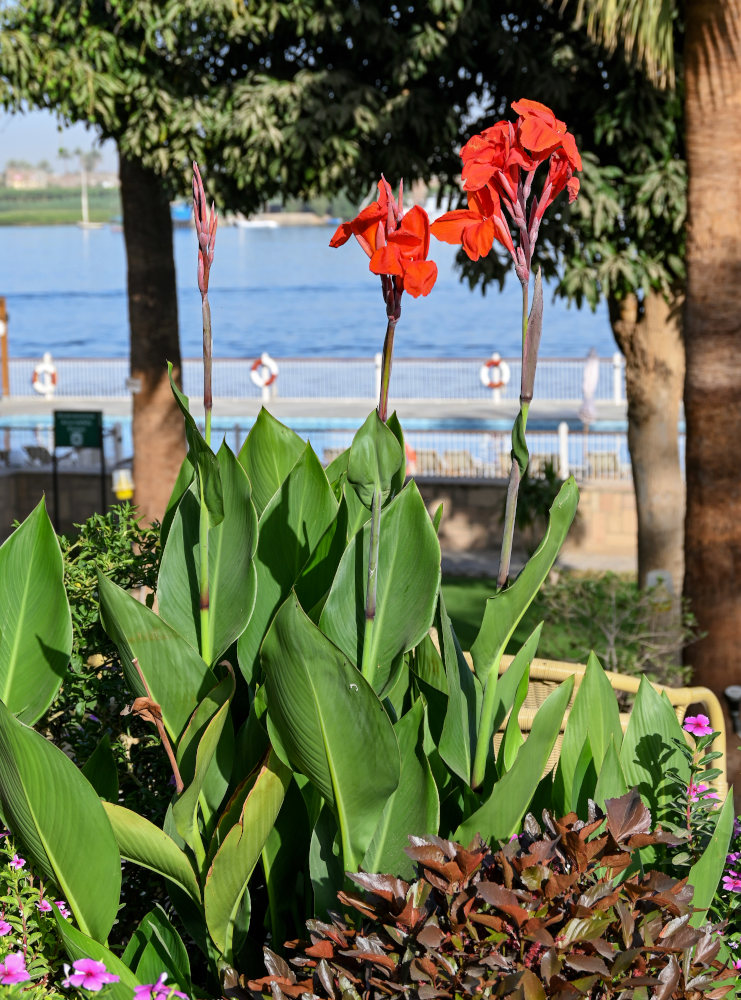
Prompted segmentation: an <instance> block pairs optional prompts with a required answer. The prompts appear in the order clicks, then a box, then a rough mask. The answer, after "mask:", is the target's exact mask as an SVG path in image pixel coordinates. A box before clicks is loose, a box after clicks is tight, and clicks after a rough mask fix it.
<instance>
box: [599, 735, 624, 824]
mask: <svg viewBox="0 0 741 1000" xmlns="http://www.w3.org/2000/svg"><path fill="white" fill-rule="evenodd" d="M622 738H623V733H622V730H621V732H620V743H622ZM620 743H616V742H615V738H614V737H611V738H610V742H609V743H608V744H607V749H606V750H605V755H604V757H603V758H602V765H601V767H600V769H599V773H598V775H597V787H596V788H595V790H594V796H593V798H594V801H595V802H596V803H597V805H598V806H599V807H600V809H604V808H605V799H619V798H620V796H621V795H625V793H626V792H627V791H628V785H627V782H626V780H625V775H624V774H623V769H622V768H621V767H620V753H619V750H618V747H619V746H620Z"/></svg>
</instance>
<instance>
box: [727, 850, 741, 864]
mask: <svg viewBox="0 0 741 1000" xmlns="http://www.w3.org/2000/svg"><path fill="white" fill-rule="evenodd" d="M739 858H741V851H733V852H732V853H731V854H727V855H726V862H727V863H728V864H733V862H734V861H738V859H739Z"/></svg>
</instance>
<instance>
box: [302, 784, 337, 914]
mask: <svg viewBox="0 0 741 1000" xmlns="http://www.w3.org/2000/svg"><path fill="white" fill-rule="evenodd" d="M309 877H310V878H311V888H312V892H313V894H314V906H313V908H312V911H311V912H312V914H314V915H315V916H317V917H319V919H320V920H323V919H326V917H327V915H328V913H329V911H330V910H333V909H335V908H336V906H337V893H338V892H339V891H340V889H342V884H343V882H344V878H345V872H344V868H343V865H342V848H341V845H340V831H339V827H338V826H337V819H336V817H335V815H334V813H333V812H332V810H331V809H330V808H329V806H328V805H327V804H326V803H325V804H324V808H323V809H321V810H320V811H319V815H318V816H317V819H316V822H315V823H314V827H313V829H312V831H311V842H310V844H309Z"/></svg>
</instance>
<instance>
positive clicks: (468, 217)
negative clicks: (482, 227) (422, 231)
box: [430, 208, 481, 243]
mask: <svg viewBox="0 0 741 1000" xmlns="http://www.w3.org/2000/svg"><path fill="white" fill-rule="evenodd" d="M475 222H481V215H480V213H479V212H472V211H470V209H465V208H457V209H455V211H453V212H446V213H445V215H441V216H440V217H439V218H438V219H435V221H434V222H433V223H432V225H431V226H430V232H431V233H432V235H433V236H434V237H436V238H437V239H438V240H440V241H441V242H442V243H460V242H461V241H462V239H463V230H464V229H465V228H466V226H470V225H472V224H473V223H475Z"/></svg>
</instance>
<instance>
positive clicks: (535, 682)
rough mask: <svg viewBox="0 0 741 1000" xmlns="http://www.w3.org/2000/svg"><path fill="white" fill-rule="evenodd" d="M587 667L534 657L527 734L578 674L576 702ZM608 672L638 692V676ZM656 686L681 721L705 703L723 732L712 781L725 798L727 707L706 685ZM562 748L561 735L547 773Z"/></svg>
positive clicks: (623, 717)
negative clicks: (557, 692) (549, 699)
mask: <svg viewBox="0 0 741 1000" xmlns="http://www.w3.org/2000/svg"><path fill="white" fill-rule="evenodd" d="M465 655H466V659H467V660H468V661H469V662H470V654H468V653H466V654H465ZM512 659H513V658H512V657H511V656H503V657H502V662H501V663H500V665H499V673H500V674H501V673H503V672H504V671H505V670H506V669H507V667H508V666H509V665H510V663H511V662H512ZM585 670H586V667H585V666H584V665H583V664H581V663H566V662H563V661H560V660H543V659H540V658H538V657H536V658H535V659H534V660H533V662H532V664H531V667H530V686H529V688H528V693H527V697H526V698H525V701H524V703H523V706H522V708H521V709H520V711H519V713H518V716H517V721H518V723H519V726H520V729H521V731H522V733H523V735H524V736H527V733H528V732H529V731H530V729H531V728H532V725H533V719H534V718H535V713H536V712H537V710H538V708H539V707H540V705H542V704H543V702H544V701H545V699H546V698H547V697H548V695H549V694H550V693H551V691H553V689H554V688H555V687H557V686H558V685H559V684H560V683H561V682H562V681H565V680H566V678H567V677H569V676H570V675H571V674H574V695H573V696H572V701H573V697H574V696H575V695H576V692H577V691H578V689H579V685H580V684H581V682H582V679H583V677H584V672H585ZM605 674H606V675H607V679H608V680H609V682H610V685H611V686H612V688H613V689H614V690H615V691H626V692H629V693H631V694H635V693H636V692H637V691H638V687H639V684H640V681H639V679H638V678H637V677H628V676H626V675H625V674H616V673H613V672H612V671H609V670H606V671H605ZM653 687H654V688H655V689H656V690H657V691H659V692H662V693H665V694H666V696H667V698H668V699H669V701H670V702H671V704H672V706H673V707H674V711H675V712H676V715H677V718H678V719H679V721H680V722H682V721H683V720H684V716H685V713H686V712H687V709H688V708H689V706H690V705H702V706H703V709H704V711H705V714H706V715H707V716H708V718H709V719H710V725H711V726H712V727H713V729H715V730H716V731H717V732H718V733H719V736H718V737H717V738H716V740H715V742H714V743H713V750H716V751H718V752H719V753H720V754H722V756H721V757H719V758H718V759H717V760H716V761H714V762H713V766H714V767H717V768H718V770H719V771H720V772H721V774H720V775H719V776H718V777H717V778H715V779H714V780H713V781H711V784H712V785H713V787H714V788H715V790H716V791H717V792H718V794H719V795H720V797H721V799H723V798H725V796H726V793H727V791H728V777H727V766H728V760H727V757H726V728H725V720H724V718H723V709H722V708H721V705H720V702H719V701H718V698H717V697H716V695H714V694H713V692H712V691H710V690H709V688H706V687H682V688H672V687H667V686H665V685H663V684H653ZM568 715H569V709H568V708H567V709H566V714H565V716H564V726H565V725H566V719H567V718H568ZM629 718H630V715H629V714H628V713H626V712H621V713H620V723H621V725H622V727H623V732H625V730H626V728H627V726H628V720H629ZM505 722H506V720H505ZM503 726H504V723H503ZM502 735H503V729H502V730H500V732H499V733H497V734H495V736H494V743H495V746H496V747H497V749H499V743H501V740H502ZM560 747H561V740H560V738H559V739H558V740H556V745H555V746H554V748H553V752H552V753H551V756H550V758H549V760H548V764H547V765H546V772H547V771H549V770H550V769H551V768H552V767H554V766H555V764H556V762H557V760H558V754H559V750H560Z"/></svg>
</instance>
